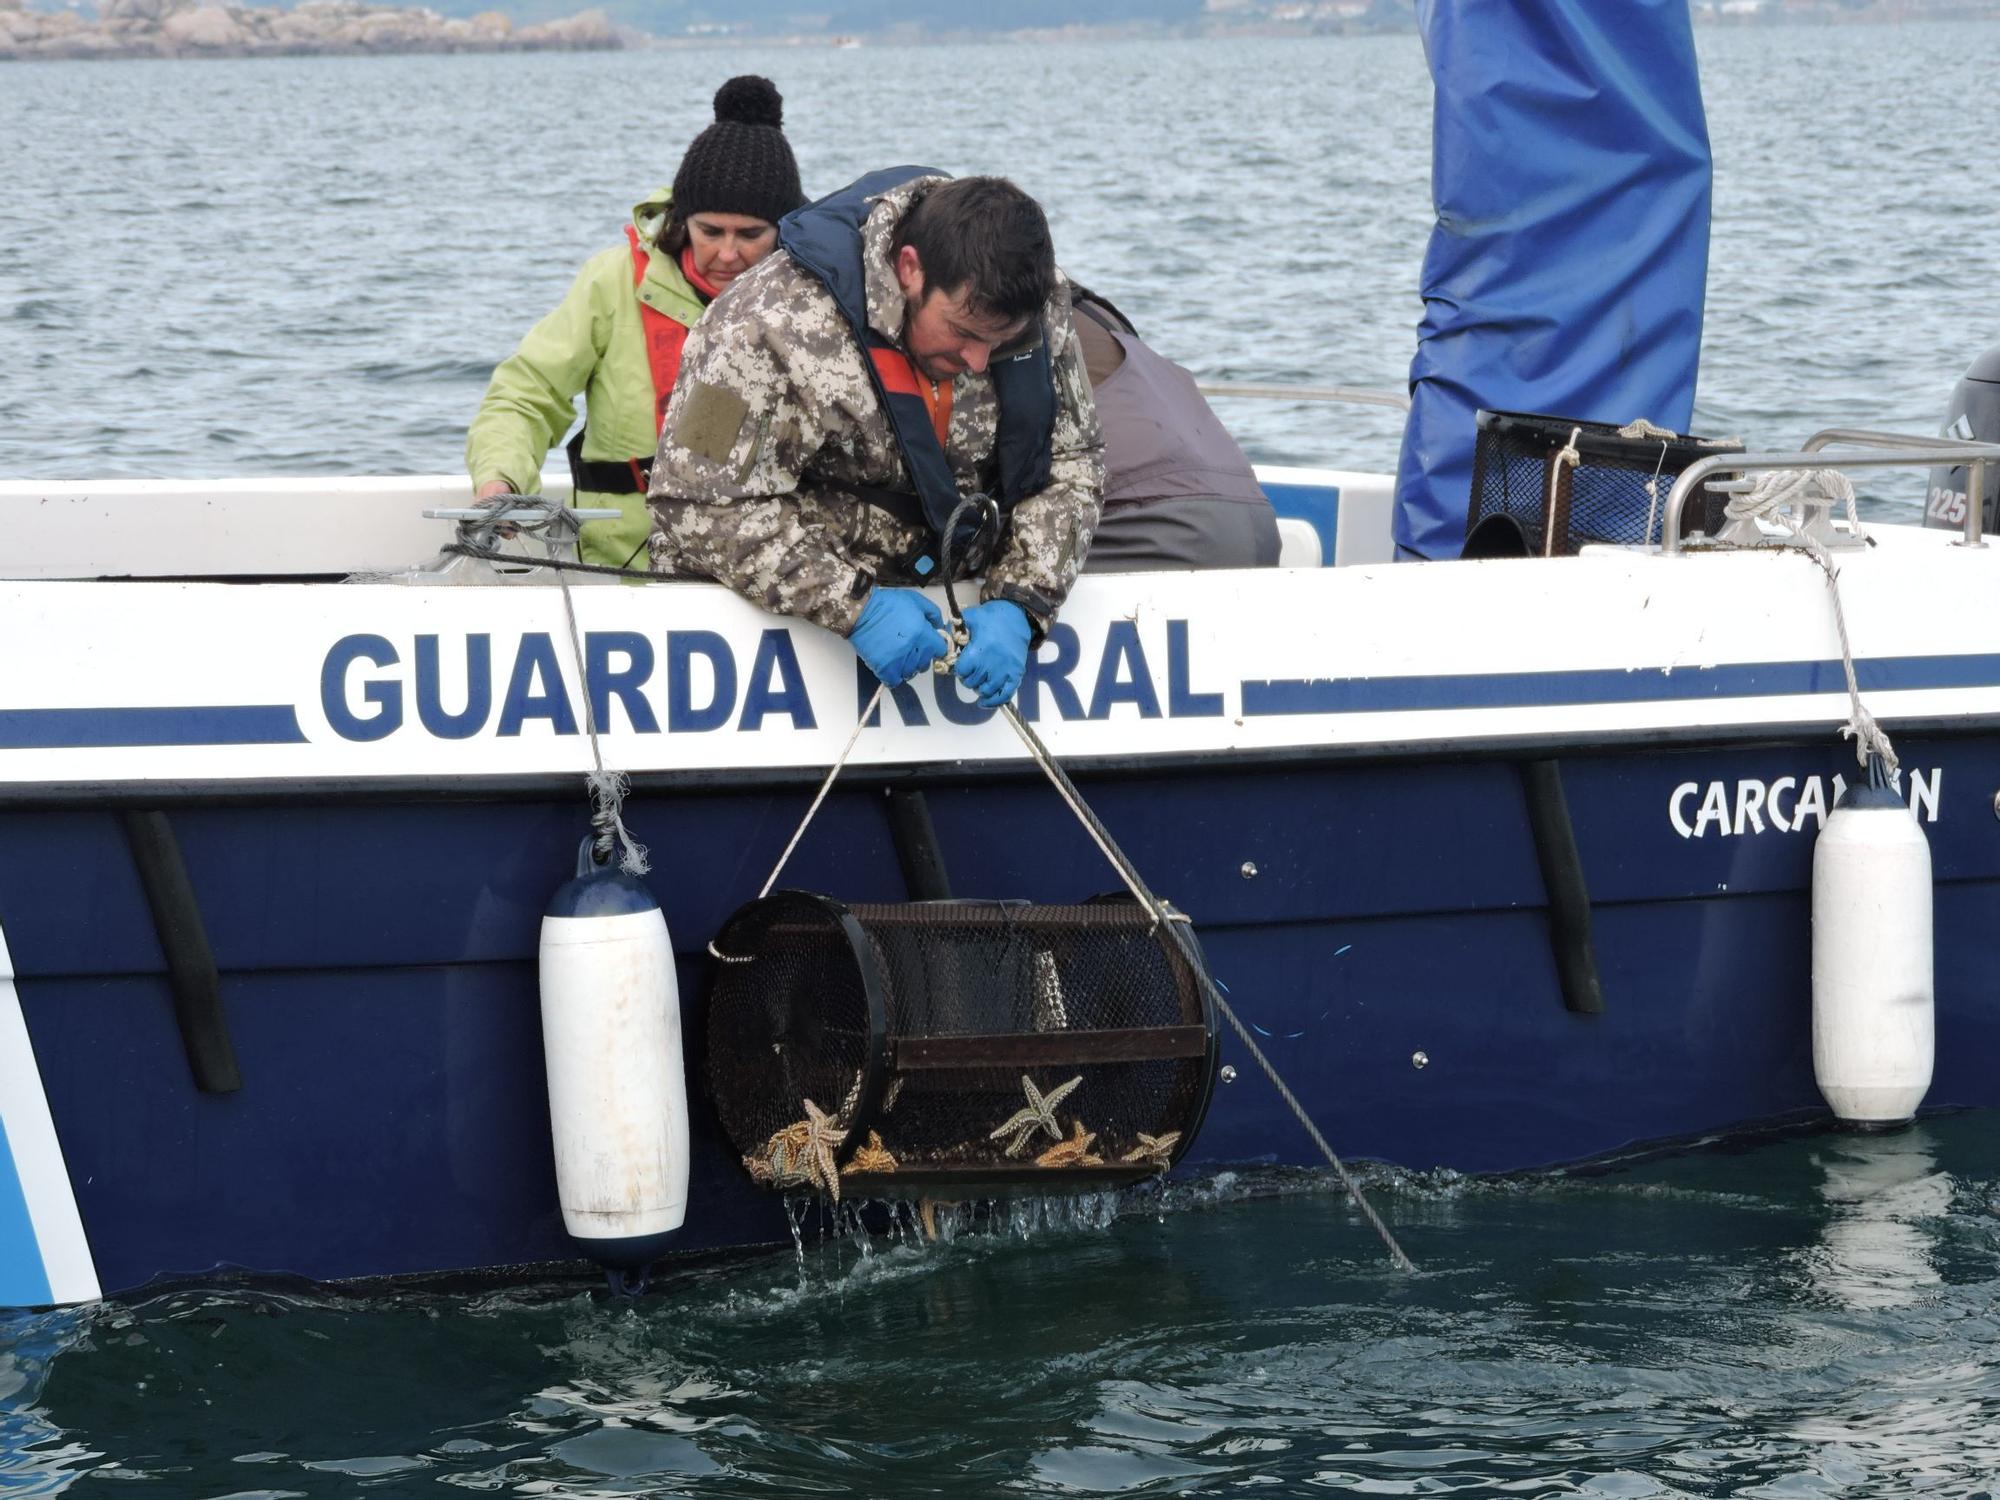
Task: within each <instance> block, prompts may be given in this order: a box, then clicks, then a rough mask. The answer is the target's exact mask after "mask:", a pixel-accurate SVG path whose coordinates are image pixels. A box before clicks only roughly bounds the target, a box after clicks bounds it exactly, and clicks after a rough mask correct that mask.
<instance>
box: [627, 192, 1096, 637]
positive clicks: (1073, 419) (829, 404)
mask: <svg viewBox="0 0 2000 1500" xmlns="http://www.w3.org/2000/svg"><path fill="white" fill-rule="evenodd" d="M942 180H943V179H942V178H936V177H930V178H918V179H916V180H914V181H912V182H908V183H905V184H903V185H902V186H901V187H898V188H896V189H894V190H893V191H891V192H888V193H885V194H883V195H882V196H881V197H880V198H879V199H877V200H876V201H875V206H874V208H873V209H872V210H871V211H870V213H869V216H868V219H867V222H866V223H865V224H864V225H863V226H862V263H863V266H864V269H865V272H866V277H867V292H868V321H869V324H870V325H871V326H872V327H873V328H874V329H875V330H876V331H878V332H879V333H881V334H882V335H883V336H884V337H885V338H889V339H892V340H893V339H897V338H899V337H900V336H901V334H902V331H903V308H904V299H903V292H902V288H901V286H900V285H899V284H898V283H897V280H896V273H895V270H894V268H893V267H892V265H891V264H890V256H889V246H890V241H891V239H892V238H893V237H894V234H895V229H896V225H897V224H898V223H899V222H900V221H901V219H902V216H903V214H904V213H905V212H906V211H907V210H908V209H909V207H910V205H911V204H912V203H914V202H915V201H916V199H917V197H918V196H919V195H920V194H921V193H923V192H924V191H926V190H927V189H928V188H929V187H931V186H934V185H935V184H937V183H938V182H940V181H942ZM1042 330H1043V336H1044V337H1046V338H1048V339H1049V340H1050V349H1049V353H1050V359H1051V365H1052V367H1053V370H1054V375H1055V384H1056V418H1055V428H1054V431H1053V434H1052V446H1053V458H1052V463H1051V467H1050V471H1049V482H1048V484H1047V485H1046V486H1045V487H1044V488H1043V489H1042V490H1041V491H1039V492H1038V493H1036V494H1033V495H1028V496H1025V497H1023V498H1022V499H1021V500H1020V501H1019V502H1018V503H1017V504H1016V505H1015V507H1014V509H1013V512H1012V515H1011V517H1010V518H1009V522H1008V526H1007V529H1006V532H1005V534H1004V535H1003V536H1002V538H1001V541H1000V546H999V548H998V549H997V552H996V553H995V555H994V556H993V558H992V560H991V561H990V562H989V563H988V565H987V567H986V571H985V580H984V585H983V587H982V589H981V591H980V592H981V597H982V598H985V599H1011V600H1013V601H1014V602H1015V603H1016V604H1019V605H1020V606H1021V607H1022V608H1023V609H1024V610H1026V611H1027V613H1028V615H1029V617H1030V619H1031V620H1032V621H1033V623H1034V625H1035V627H1036V633H1037V636H1039V634H1040V632H1041V631H1043V630H1046V629H1047V628H1048V626H1049V624H1050V622H1051V621H1053V620H1054V618H1055V614H1056V611H1057V610H1058V609H1059V608H1060V607H1061V605H1062V602H1063V600H1064V598H1066V597H1067V596H1068V594H1069V590H1070V585H1071V584H1072V583H1074V582H1075V581H1076V574H1077V569H1078V567H1079V566H1080V565H1081V564H1082V561H1083V556H1084V553H1085V552H1086V551H1088V550H1089V547H1090V539H1091V536H1092V534H1093V533H1094V532H1095V530H1096V528H1097V516H1098V507H1099V504H1100V502H1101V500H1102V497H1103V493H1104V442H1103V438H1102V436H1101V435H1100V433H1099V431H1098V426H1097V409H1096V407H1095V405H1094V404H1093V403H1092V400H1091V394H1090V381H1089V378H1088V377H1087V376H1086V375H1085V373H1084V367H1083V356H1082V351H1081V349H1080V347H1079V345H1078V342H1077V338H1076V334H1075V332H1074V330H1073V329H1072V328H1071V326H1070V319H1069V288H1068V285H1067V283H1064V282H1061V281H1060V280H1059V281H1058V285H1057V288H1056V293H1055V296H1053V297H1052V298H1051V299H1050V300H1049V304H1048V306H1047V308H1046V309H1045V310H1044V312H1043V315H1042ZM998 430H999V403H998V402H997V401H996V400H995V398H994V395H993V383H992V381H991V380H990V379H989V378H988V377H987V376H986V375H985V374H983V373H982V374H978V375H973V374H970V373H968V374H964V375H960V376H959V377H958V378H957V380H956V381H954V382H953V385H952V405H951V425H950V427H949V429H948V430H947V433H946V441H945V456H946V457H947V458H948V459H949V460H950V463H951V468H952V473H953V475H954V477H956V479H957V480H958V484H959V488H960V491H961V492H962V493H968V494H969V493H972V492H974V491H986V492H990V491H991V490H992V488H993V487H994V481H995V475H994V472H993V470H994V462H993V460H994V448H995V441H996V437H997V434H998ZM871 489H875V490H895V491H901V492H905V493H910V494H914V486H913V485H912V484H911V481H910V478H909V475H908V472H907V471H906V469H905V467H904V464H903V457H902V453H901V451H900V450H899V449H898V448H897V446H896V438H895V434H894V432H893V431H892V429H891V428H890V425H889V418H888V414H887V413H886V412H885V411H884V410H883V409H882V404H881V401H880V399H879V398H878V397H877V396H876V393H875V386H874V383H873V380H872V378H871V376H870V374H869V369H868V362H867V355H866V354H865V352H864V351H863V350H862V349H861V347H860V346H859V345H858V344H857V343H856V341H855V338H854V335H853V332H852V331H851V330H850V329H849V327H848V325H847V323H846V321H845V320H844V319H843V318H842V317H841V314H840V310H839V308H838V307H836V306H835V304H834V301H833V297H832V295H831V294H830V293H829V292H828V291H827V289H826V288H825V287H824V286H823V285H822V284H821V283H820V282H819V281H818V280H817V279H816V278H815V277H814V276H812V275H811V274H810V273H809V272H807V271H805V270H804V269H802V268H801V267H799V266H797V265H795V264H794V263H793V261H792V258H791V257H790V256H789V255H787V254H786V253H785V252H784V251H782V250H781V251H778V252H777V253H775V254H773V255H771V256H770V257H769V258H768V259H766V260H764V261H763V262H761V263H760V264H758V265H757V266H755V267H753V268H752V269H751V270H750V271H748V272H746V273H745V274H744V275H742V276H741V277H739V278H738V279H737V280H736V281H735V282H734V283H732V284H731V285H730V286H729V288H728V289H727V290H726V291H725V292H724V293H723V295H722V296H720V297H718V298H717V299H716V300H715V303H714V304H713V306H711V307H710V308H709V312H708V316H707V317H705V318H703V319H702V320H701V322H700V323H698V324H696V325H695V327H694V328H693V329H692V330H691V331H690V332H689V334H688V340H687V346H686V348H685V349H684V350H683V351H682V354H681V369H680V376H679V379H678V380H676V382H675V384H674V394H673V399H672V401H671V402H670V403H669V405H668V407H667V416H666V425H665V427H664V428H663V429H662V431H661V434H660V449H659V456H658V457H657V458H656V459H655V461H654V464H653V479H652V485H651V488H650V489H649V491H648V493H647V500H648V502H649V503H650V505H651V507H652V511H653V539H652V548H653V566H654V568H655V569H656V570H657V571H662V572H678V573H692V574H698V575H700V576H702V577H706V578H712V579H715V580H716V581H717V582H719V583H725V584H727V585H729V587H730V588H732V589H734V590H736V592H737V593H739V594H742V595H743V596H744V597H745V598H747V599H750V600H752V601H754V602H755V603H757V604H760V605H762V606H763V607H764V608H765V609H768V610H770V611H772V612H773V613H776V614H787V615H797V616H800V617H801V618H803V619H807V620H811V621H813V622H814V623H815V624H818V625H824V626H825V627H827V628H828V629H829V630H834V631H838V632H839V633H840V634H842V635H845V634H847V633H848V632H849V631H850V630H852V629H853V628H854V624H855V621H856V620H858V619H859V618H860V615H861V606H862V604H863V603H864V602H865V601H866V599H867V597H868V591H869V589H870V588H872V587H873V586H874V585H875V584H876V583H882V584H886V585H892V586H893V585H907V584H917V583H921V582H922V581H923V580H922V579H920V578H918V577H917V576H916V575H915V574H914V573H912V572H911V571H910V569H909V564H910V563H911V562H912V561H913V560H914V559H915V558H916V557H917V556H918V555H919V553H920V552H921V550H922V549H923V547H924V544H925V541H926V536H927V533H926V531H925V530H924V528H922V527H921V526H918V525H916V524H913V523H912V522H911V521H909V520H905V519H900V518H899V517H898V516H897V515H895V514H892V513H891V511H889V510H887V509H884V508H883V507H882V506H880V505H877V504H873V503H871V502H870V501H868V500H866V499H863V498H859V496H858V495H857V491H858V492H861V493H862V494H865V493H866V491H868V490H871Z"/></svg>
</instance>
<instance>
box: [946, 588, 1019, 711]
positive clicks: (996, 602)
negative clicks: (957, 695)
mask: <svg viewBox="0 0 2000 1500" xmlns="http://www.w3.org/2000/svg"><path fill="white" fill-rule="evenodd" d="M965 631H966V634H967V635H968V636H970V637H971V639H970V640H969V641H967V643H966V644H965V645H964V647H962V648H961V649H960V651H959V653H958V661H957V663H956V665H955V666H954V668H953V670H954V671H956V672H957V673H958V680H959V681H960V682H962V683H964V684H965V685H966V686H967V687H969V688H971V689H972V690H973V692H975V693H977V694H978V695H979V706H980V707H981V708H998V707H999V706H1000V705H1001V704H1003V703H1005V702H1006V701H1007V700H1008V699H1009V698H1011V697H1013V696H1014V692H1015V689H1017V688H1019V687H1020V685H1021V674H1022V673H1024V672H1026V671H1027V670H1028V637H1029V635H1030V634H1032V632H1031V631H1030V630H1029V628H1028V612H1027V611H1026V610H1024V609H1022V608H1021V606H1020V605H1018V604H1016V603H1015V602H1014V601H1013V600H1011V599H993V600H989V601H988V602H987V603H985V604H975V605H973V606H972V608H970V609H968V610H967V611H966V612H965Z"/></svg>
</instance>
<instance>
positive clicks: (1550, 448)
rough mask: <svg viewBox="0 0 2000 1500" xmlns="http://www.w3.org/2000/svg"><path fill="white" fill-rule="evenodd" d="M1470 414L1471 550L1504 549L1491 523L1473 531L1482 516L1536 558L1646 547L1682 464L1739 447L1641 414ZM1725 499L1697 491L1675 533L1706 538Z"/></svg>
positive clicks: (1468, 518)
mask: <svg viewBox="0 0 2000 1500" xmlns="http://www.w3.org/2000/svg"><path fill="white" fill-rule="evenodd" d="M1476 420H1477V424H1478V429H1479V434H1478V438H1477V440H1476V442H1475V444H1474V446H1473V456H1472V504H1471V508H1470V509H1469V511H1468V512H1467V515H1466V536H1467V547H1466V554H1467V555H1468V556H1475V555H1481V556H1498V555H1503V552H1504V550H1505V549H1500V548H1496V547H1493V546H1492V544H1491V542H1490V538H1491V536H1492V535H1493V529H1494V528H1493V527H1491V526H1489V527H1488V529H1487V531H1486V532H1484V533H1480V527H1481V525H1482V523H1485V522H1489V521H1490V520H1491V518H1493V517H1496V516H1504V517H1507V518H1508V519H1509V520H1511V521H1512V522H1513V523H1514V526H1515V527H1518V528H1519V532H1520V536H1521V538H1522V540H1523V542H1524V543H1525V545H1526V551H1527V554H1528V555H1529V556H1533V557H1569V556H1574V555H1575V554H1576V552H1577V551H1578V550H1579V549H1581V548H1582V547H1583V546H1585V545H1586V544H1589V543H1595V542H1608V543H1615V544H1619V545H1624V546H1640V545H1644V544H1645V543H1647V542H1649V541H1651V540H1652V536H1651V535H1650V534H1649V533H1654V532H1657V530H1658V529H1659V527H1660V526H1661V525H1662V524H1663V519H1662V518H1664V516H1665V515H1666V509H1667V493H1668V491H1670V490H1671V489H1672V488H1673V485H1674V480H1675V479H1677V478H1678V477H1679V476H1680V473H1681V471H1682V470H1683V469H1685V468H1687V467H1688V466H1689V465H1690V464H1692V463H1694V462H1695V461H1696V460H1697V459H1702V458H1707V457H1709V456H1711V455H1713V454H1716V453H1740V452H1742V451H1743V445H1742V444H1741V443H1739V442H1736V441H1733V440H1715V439H1710V438H1699V437H1690V436H1688V435H1687V434H1685V433H1678V432H1673V433H1670V432H1667V431H1665V430H1664V429H1662V428H1657V427H1653V426H1651V425H1650V424H1647V423H1642V422H1635V423H1633V424H1631V425H1630V426H1629V427H1624V428H1619V427H1614V426H1612V425H1611V424H1610V423H1608V422H1578V421H1572V420H1571V419H1570V418H1568V417H1553V416H1541V415H1535V414H1532V413H1526V412H1511V411H1482V412H1480V413H1479V414H1478V417H1477V419H1476ZM1572 455H1573V456H1572ZM1725 503H1726V498H1725V497H1723V496H1720V495H1707V494H1704V495H1701V496H1698V497H1696V498H1695V500H1694V501H1693V503H1691V504H1689V505H1688V506H1687V507H1686V508H1685V509H1684V510H1683V511H1682V513H1681V535H1682V536H1687V535H1690V534H1692V533H1694V532H1696V531H1704V532H1707V533H1708V534H1709V535H1711V536H1713V535H1714V534H1715V532H1716V531H1717V530H1718V529H1719V528H1720V526H1721V524H1722V507H1723V505H1724V504H1725ZM1495 524H1496V525H1497V526H1499V527H1500V528H1501V529H1503V530H1506V529H1511V528H1507V527H1506V523H1505V522H1500V523H1495ZM1476 534H1478V535H1476ZM1482 542H1484V545H1482ZM1511 550H1513V551H1514V552H1515V553H1516V554H1518V552H1519V550H1520V549H1519V548H1518V547H1516V548H1513V549H1511Z"/></svg>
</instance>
